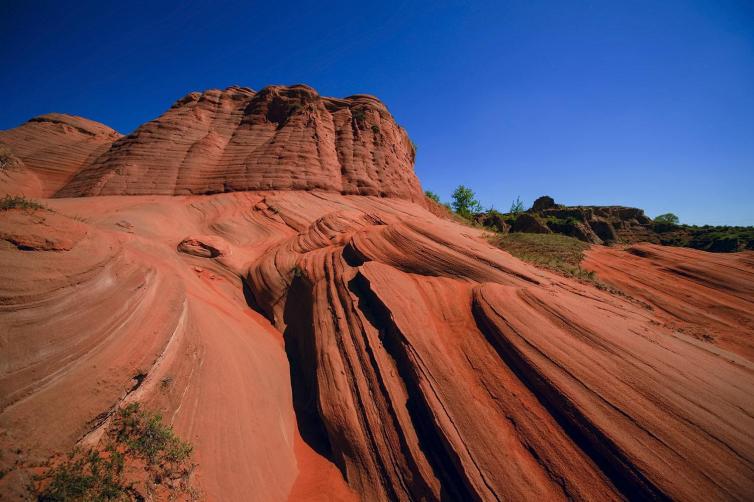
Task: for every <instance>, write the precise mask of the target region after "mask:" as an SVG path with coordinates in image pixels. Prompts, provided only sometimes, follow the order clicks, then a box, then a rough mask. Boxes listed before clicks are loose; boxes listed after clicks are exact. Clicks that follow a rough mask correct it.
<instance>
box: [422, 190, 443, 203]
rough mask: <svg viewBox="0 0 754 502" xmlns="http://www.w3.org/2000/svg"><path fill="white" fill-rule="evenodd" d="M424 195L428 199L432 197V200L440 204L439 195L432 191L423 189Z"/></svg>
mask: <svg viewBox="0 0 754 502" xmlns="http://www.w3.org/2000/svg"><path fill="white" fill-rule="evenodd" d="M424 195H426V196H427V198H428V199H432V200H433V201H435V202H437V203H438V204H441V202H440V196H439V195H437V194H436V193H435V192H432V191H430V190H425V191H424Z"/></svg>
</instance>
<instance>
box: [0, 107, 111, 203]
mask: <svg viewBox="0 0 754 502" xmlns="http://www.w3.org/2000/svg"><path fill="white" fill-rule="evenodd" d="M120 137H121V134H120V133H118V132H116V131H114V130H112V129H110V128H109V127H107V126H105V125H102V124H100V123H99V122H94V121H92V120H87V119H84V118H81V117H75V116H72V115H66V114H63V113H48V114H46V115H40V116H39V117H35V118H33V119H31V120H29V121H28V122H26V123H24V124H22V125H20V126H19V127H16V128H14V129H9V130H7V131H0V143H4V144H5V145H7V147H9V148H10V150H11V152H12V154H13V155H14V156H15V157H17V158H19V159H20V160H21V161H22V162H23V167H21V166H19V167H18V168H17V169H14V170H12V171H7V172H5V170H0V190H1V191H2V192H3V193H13V194H17V193H23V194H25V195H27V196H30V197H50V196H52V195H53V194H54V193H55V192H57V191H58V190H59V189H60V188H62V187H63V185H65V184H66V183H67V182H68V180H69V179H70V178H71V177H72V176H73V175H74V174H75V173H76V172H78V170H79V169H81V168H82V167H83V166H85V165H88V164H89V163H90V162H92V161H93V160H94V159H96V158H97V156H99V155H100V154H101V153H103V152H105V151H106V150H107V149H108V148H110V145H111V144H112V143H113V142H114V141H115V140H117V139H118V138H120ZM22 170H24V171H26V172H23V173H22ZM9 177H10V178H11V179H10V180H9V179H7V178H9ZM4 178H6V179H4ZM18 178H21V179H18ZM30 179H32V180H31V181H30Z"/></svg>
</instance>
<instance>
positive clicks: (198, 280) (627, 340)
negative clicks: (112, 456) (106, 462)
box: [0, 86, 754, 500]
mask: <svg viewBox="0 0 754 502" xmlns="http://www.w3.org/2000/svg"><path fill="white" fill-rule="evenodd" d="M203 96H204V97H199V96H191V95H190V97H189V98H187V99H184V100H181V101H179V103H178V104H177V105H176V106H175V107H174V108H173V109H171V111H169V112H167V113H166V114H165V115H164V116H163V117H161V118H160V119H158V120H157V121H154V122H151V123H149V124H147V125H145V126H143V127H142V128H140V129H139V130H137V132H135V133H134V134H133V135H130V136H129V137H126V138H123V139H121V140H119V141H117V142H116V143H115V144H113V146H112V148H111V149H110V150H109V151H108V152H106V153H104V154H102V155H101V156H100V157H99V158H98V160H96V161H94V162H91V163H90V164H89V165H88V167H85V168H84V169H83V170H82V171H81V172H80V173H79V174H78V175H76V177H75V179H74V180H73V181H72V182H71V183H69V184H68V185H67V187H66V188H65V189H64V190H63V191H62V192H61V193H63V194H64V193H76V194H82V195H93V194H98V193H117V194H119V195H120V194H132V193H140V192H144V191H150V190H151V191H154V192H155V193H157V194H160V193H162V194H163V195H155V194H151V195H131V196H103V197H74V198H53V199H48V200H45V201H44V203H45V204H46V205H47V207H48V209H37V210H31V209H10V210H8V211H4V212H2V213H0V452H1V453H0V470H2V471H3V472H4V473H5V474H4V476H2V478H0V496H2V497H3V498H9V499H10V498H11V497H14V496H16V497H17V496H21V497H28V492H27V487H28V485H29V482H30V481H31V480H32V478H31V476H32V475H33V474H34V473H35V472H38V470H37V469H36V468H35V466H38V465H40V464H41V463H42V462H44V461H45V460H46V459H48V458H50V457H52V456H53V455H55V454H58V453H62V452H66V451H69V450H70V449H71V448H73V447H74V446H75V445H87V444H92V443H93V442H95V441H96V440H97V438H98V437H99V436H100V435H101V434H102V431H103V430H105V428H106V427H107V423H108V420H109V417H110V415H111V413H112V412H113V411H114V410H115V409H117V407H118V406H122V405H123V404H124V403H128V402H132V401H139V402H141V403H143V405H144V406H145V407H146V408H149V409H155V410H160V411H161V412H162V414H163V416H164V417H165V421H167V422H169V423H171V424H173V425H174V427H175V429H176V431H177V432H178V433H179V435H180V436H182V437H183V438H185V439H186V440H188V441H190V442H191V443H193V445H194V447H195V454H194V460H195V461H196V462H197V464H198V468H197V470H196V472H195V476H194V480H193V481H194V483H195V485H196V486H197V487H198V488H199V490H200V493H201V494H202V496H203V497H205V498H206V499H208V500H286V499H289V500H357V499H362V500H501V499H505V500H529V499H539V500H565V499H570V500H620V499H625V498H631V499H666V498H672V499H678V500H709V499H745V498H747V497H749V496H750V494H751V493H754V433H753V432H752V431H754V398H752V396H753V395H754V392H752V390H754V350H752V342H751V337H752V334H753V333H754V320H753V318H752V315H751V312H752V311H754V289H753V288H752V284H754V257H753V256H754V254H752V253H750V252H745V253H738V254H726V255H710V254H707V253H704V252H701V251H693V250H687V249H683V250H681V249H669V248H662V247H659V246H651V245H636V246H633V247H631V248H627V249H625V250H624V249H617V248H604V247H601V246H594V247H593V250H592V251H591V252H590V253H589V255H588V258H587V260H586V261H585V266H587V267H589V268H590V269H592V270H595V271H596V272H597V274H598V276H599V277H600V279H601V280H603V281H605V282H608V283H609V284H611V285H612V286H614V287H617V288H619V289H620V290H622V291H623V292H624V294H615V293H612V292H609V291H605V290H601V289H597V288H595V287H593V286H592V285H589V284H583V283H580V282H576V281H575V280H572V279H566V278H564V277H561V276H559V275H555V274H553V273H550V272H547V271H544V270H542V269H538V268H536V267H534V266H532V265H529V264H526V263H523V262H521V261H519V260H517V259H515V258H513V257H512V256H510V255H509V254H507V253H505V252H503V251H501V250H499V249H497V248H495V247H492V246H490V245H489V244H488V243H487V241H486V240H485V238H484V234H483V232H482V231H481V230H478V229H475V228H469V227H466V226H462V225H459V224H457V223H454V222H452V221H448V220H447V219H442V218H440V217H438V216H437V215H436V214H433V212H432V211H434V212H435V213H438V208H435V207H430V210H428V209H426V208H425V204H424V203H423V202H422V203H420V204H417V203H416V201H419V200H420V199H418V197H419V195H420V194H421V191H420V187H419V185H418V183H417V182H416V180H415V177H414V175H413V171H412V169H411V159H410V153H409V150H408V148H409V147H408V144H407V141H408V140H407V138H406V136H405V133H403V131H402V130H400V129H398V128H397V126H395V125H394V124H393V123H392V121H391V120H388V119H385V117H383V116H382V115H381V114H380V113H379V111H378V110H383V111H384V109H382V108H381V107H380V108H377V106H378V103H377V102H376V101H374V100H373V99H372V98H363V97H359V98H351V99H349V100H345V101H338V100H330V99H329V98H319V97H318V96H317V95H316V93H314V92H313V91H311V90H310V89H309V88H306V87H302V86H296V87H292V88H268V90H263V91H260V92H259V93H257V94H254V93H252V92H251V91H248V90H245V89H239V88H231V89H229V90H227V91H223V92H220V91H210V92H208V93H205V94H204V95H203ZM291 96H293V97H291ZM301 96H304V97H306V99H311V101H308V102H307V106H308V105H311V108H307V109H306V111H297V112H295V113H292V114H290V115H286V116H285V117H283V115H281V114H279V113H282V112H279V110H280V108H276V107H277V106H278V105H272V103H278V102H282V103H284V104H286V103H287V104H286V106H288V104H290V103H291V102H297V101H295V100H299V99H304V98H302V97H301ZM276 99H279V100H278V101H276ZM291 100H293V101H291ZM357 103H362V104H364V103H368V106H369V107H373V108H371V109H372V112H373V113H372V114H371V115H370V114H369V113H365V117H368V118H365V120H371V121H377V120H378V116H379V117H380V120H382V119H384V120H385V122H380V124H381V125H380V126H379V127H380V130H381V131H383V130H385V131H390V132H389V133H387V132H386V136H385V141H388V139H390V143H385V144H380V145H378V144H377V143H375V142H374V141H373V140H374V137H372V136H368V135H369V134H372V132H371V127H368V126H367V127H366V129H360V128H359V125H358V124H357V123H356V122H354V119H353V111H352V108H353V107H354V106H356V104H357ZM341 106H342V108H339V107H341ZM380 106H381V105H380ZM282 109H286V110H287V109H288V108H286V107H283V108H282ZM234 110H235V111H234ZM270 110H278V111H273V112H271V111H270ZM385 113H386V112H385ZM270 114H271V115H270ZM186 115H191V116H194V117H196V120H195V121H194V120H184V119H185V118H186V117H185V116H186ZM180 117H183V118H184V119H180ZM281 117H283V118H282V119H281ZM328 117H329V118H328ZM388 117H389V116H388ZM272 119H280V121H279V122H275V120H272ZM341 120H342V122H341ZM208 123H211V124H214V125H212V126H209V127H208V126H207V124H208ZM309 123H311V124H312V125H311V126H310V125H306V124H309ZM370 123H371V122H367V123H366V124H365V125H367V124H370ZM327 124H331V125H332V127H333V129H329V128H328V126H327ZM337 124H341V125H340V126H338V125H337ZM346 126H347V127H346ZM339 128H340V129H339ZM383 128H384V129H383ZM210 130H212V131H214V133H212V132H208V131H210ZM338 130H340V131H341V133H339V134H341V135H347V134H352V135H353V136H349V137H348V138H350V139H348V138H343V137H342V136H338V134H337V133H335V132H332V131H338ZM284 131H285V134H284ZM312 131H320V132H321V135H319V138H320V139H319V140H316V141H315V140H312V138H311V136H310V134H309V133H311V132H312ZM327 131H330V132H332V134H331V135H330V136H328V134H329V133H327ZM344 131H345V132H344ZM349 131H350V132H349ZM318 134H320V133H318ZM375 134H376V133H375ZM208 136H213V137H215V138H221V140H218V141H219V142H218V143H217V144H218V145H222V146H221V147H218V149H212V148H208V147H207V145H208V143H207V142H202V138H206V137H208ZM326 137H329V138H331V139H332V138H335V140H333V142H332V143H330V142H329V140H327V141H325V140H324V139H323V138H326ZM338 137H340V138H341V139H340V140H338V139H337V138H338ZM255 138H256V139H255ZM365 138H371V139H370V141H369V142H367V144H368V145H371V146H368V148H374V149H373V150H363V149H362V147H363V148H367V147H366V146H364V144H362V143H359V141H362V140H364V139H365ZM213 141H214V140H213ZM311 141H314V143H312V142H311ZM255 142H256V143H255ZM278 142H280V143H282V146H281V145H279V144H278ZM286 142H290V143H286ZM252 144H256V145H257V147H255V148H251V147H250V146H251V145H252ZM286 144H289V145H290V150H289V149H288V148H286V147H285V145H286ZM326 144H329V145H330V147H332V148H331V149H329V150H328V149H324V146H325V145H326ZM275 145H277V146H275ZM312 145H314V150H311V147H312ZM333 145H334V146H333ZM348 145H351V146H350V147H348V148H350V150H349V151H350V153H348V154H346V153H345V152H346V150H347V148H346V147H347V146H348ZM319 147H322V148H319ZM330 147H328V148H330ZM277 148H281V150H280V151H281V152H283V153H284V154H286V155H287V153H286V152H288V153H289V152H297V153H295V155H293V156H292V157H285V160H283V159H277V158H276V155H277V154H271V153H270V152H272V151H277V150H276V149H277ZM318 148H319V149H318ZM160 151H164V152H166V154H165V155H164V157H161V156H160V155H159V152H160ZM241 151H244V152H245V153H243V154H242V153H240V152H241ZM366 151H370V152H371V153H370V154H369V155H367V154H366V153H365V152H366ZM208 152H214V154H210V153H208ZM265 152H266V153H265ZM307 152H308V153H307ZM326 152H331V153H332V154H333V155H330V154H326ZM359 152H360V153H359ZM390 152H392V154H395V156H394V157H390V156H389V155H388V153H390ZM19 155H20V154H19ZM213 155H214V157H213ZM300 155H301V156H303V158H302V157H300ZM370 155H371V158H372V161H373V163H372V164H370V165H367V159H368V158H369V156H370ZM211 159H214V160H211ZM304 159H307V160H304ZM343 159H347V160H348V162H345V163H344V160H343ZM377 159H382V160H381V161H379V162H378V160H377ZM23 160H24V162H26V159H23ZM399 160H400V162H399ZM299 162H300V163H299ZM276 166H277V167H276ZM332 166H343V167H338V168H337V169H334V170H333V168H332ZM225 168H227V169H225ZM224 169H225V170H224ZM278 171H279V173H280V174H279V176H278V175H276V174H275V173H276V172H278ZM328 172H337V173H341V174H340V175H339V176H334V175H333V176H329V175H326V174H325V173H328ZM223 176H225V177H226V178H225V179H223ZM262 180H266V181H264V182H263V181H262ZM400 180H403V181H400ZM268 181H269V182H270V183H273V184H276V183H280V184H281V185H276V188H281V189H282V188H284V189H285V190H278V191H243V192H239V193H223V194H215V195H178V196H175V195H173V194H176V193H179V192H184V193H185V192H189V191H195V192H202V193H204V192H209V191H217V190H228V191H236V190H238V191H240V190H244V189H250V188H263V186H262V185H261V184H260V183H266V182H268ZM373 189H374V190H373ZM69 191H70V192H69ZM344 192H345V193H351V194H352V195H343V193H344ZM361 194H368V195H361ZM380 194H382V195H389V196H390V197H378V196H375V195H380ZM137 376H138V378H135V377H137Z"/></svg>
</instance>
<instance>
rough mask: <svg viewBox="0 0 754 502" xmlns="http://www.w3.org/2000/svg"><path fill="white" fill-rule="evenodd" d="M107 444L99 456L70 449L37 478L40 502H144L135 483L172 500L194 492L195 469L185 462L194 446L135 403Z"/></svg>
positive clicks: (118, 417) (118, 419)
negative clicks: (191, 482) (166, 494)
mask: <svg viewBox="0 0 754 502" xmlns="http://www.w3.org/2000/svg"><path fill="white" fill-rule="evenodd" d="M105 441H106V443H105V445H104V448H103V449H102V450H101V451H100V450H97V449H88V450H85V451H82V450H78V449H77V450H74V451H73V452H71V453H70V454H69V455H68V457H67V459H66V460H65V461H64V462H62V463H60V464H58V465H56V466H54V467H52V468H50V469H49V470H48V471H47V472H46V473H44V474H43V475H41V476H40V477H39V478H38V479H37V481H38V482H39V489H38V490H37V491H38V500H40V501H65V500H143V493H141V491H140V490H138V489H137V484H138V483H139V482H143V483H145V485H146V490H145V491H146V492H151V491H153V490H154V487H156V486H157V485H162V486H163V487H164V489H166V490H168V491H169V492H171V494H173V495H174V494H175V493H176V492H178V493H187V494H192V493H193V490H192V489H191V488H190V487H189V485H188V477H189V475H190V473H191V471H192V470H193V468H194V465H193V464H191V463H190V462H189V459H190V456H191V452H192V446H191V445H190V444H189V443H187V442H185V441H183V440H181V439H180V438H179V437H177V436H176V435H175V433H174V432H173V429H172V428H171V427H170V426H168V425H164V424H163V423H162V418H161V417H160V415H158V414H154V413H150V412H147V411H144V410H142V409H141V407H140V405H139V403H131V404H129V405H127V406H125V407H124V408H120V409H119V410H117V411H116V412H115V415H114V417H113V420H112V423H111V425H110V427H109V428H108V430H107V434H106V438H105ZM129 466H130V467H131V468H132V469H131V470H129ZM134 466H143V468H139V469H133V467H134ZM144 474H146V479H142V478H143V476H144Z"/></svg>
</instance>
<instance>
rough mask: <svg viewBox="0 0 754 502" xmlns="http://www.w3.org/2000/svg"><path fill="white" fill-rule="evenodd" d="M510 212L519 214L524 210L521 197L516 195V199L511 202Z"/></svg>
mask: <svg viewBox="0 0 754 502" xmlns="http://www.w3.org/2000/svg"><path fill="white" fill-rule="evenodd" d="M508 212H509V213H510V214H519V213H523V212H524V203H523V202H521V197H516V200H514V201H513V202H511V210H510V211H508Z"/></svg>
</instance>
